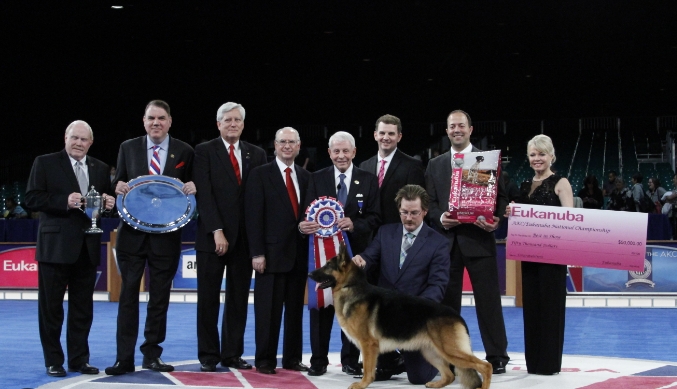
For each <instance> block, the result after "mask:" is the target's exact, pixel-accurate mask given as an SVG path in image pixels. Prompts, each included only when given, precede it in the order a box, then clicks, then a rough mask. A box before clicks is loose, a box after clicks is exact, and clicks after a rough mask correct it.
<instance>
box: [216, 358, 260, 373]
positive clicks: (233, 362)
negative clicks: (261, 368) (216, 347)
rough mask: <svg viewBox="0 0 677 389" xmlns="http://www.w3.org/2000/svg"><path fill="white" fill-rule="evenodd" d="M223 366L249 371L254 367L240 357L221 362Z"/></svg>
mask: <svg viewBox="0 0 677 389" xmlns="http://www.w3.org/2000/svg"><path fill="white" fill-rule="evenodd" d="M221 366H224V367H232V368H235V369H240V370H249V369H251V368H252V365H250V364H249V363H247V361H245V360H244V359H242V358H240V357H235V358H228V359H226V360H223V361H221Z"/></svg>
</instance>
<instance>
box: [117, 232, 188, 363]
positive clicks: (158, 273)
mask: <svg viewBox="0 0 677 389" xmlns="http://www.w3.org/2000/svg"><path fill="white" fill-rule="evenodd" d="M117 260H118V267H119V268H120V275H121V276H122V286H121V290H120V305H119V306H118V323H117V325H118V328H117V360H118V361H122V362H128V363H134V347H135V346H136V338H137V337H138V334H139V288H140V286H141V277H142V276H143V274H144V272H145V268H146V263H147V264H148V270H149V288H148V289H149V291H148V296H149V298H148V307H147V310H146V325H145V328H144V331H143V336H144V338H145V341H144V342H143V344H142V345H141V347H140V350H141V353H143V355H144V357H147V358H159V357H160V355H162V347H161V346H160V343H162V342H164V340H165V336H166V334H167V310H168V309H169V294H170V291H171V287H172V280H173V279H174V275H175V274H176V269H177V267H178V266H179V255H178V254H177V255H168V256H167V255H157V254H154V253H153V252H152V250H151V249H150V244H149V241H148V239H145V241H144V243H143V245H142V247H141V250H140V252H139V253H134V254H132V253H127V252H125V251H122V250H121V249H120V247H119V246H118V249H117Z"/></svg>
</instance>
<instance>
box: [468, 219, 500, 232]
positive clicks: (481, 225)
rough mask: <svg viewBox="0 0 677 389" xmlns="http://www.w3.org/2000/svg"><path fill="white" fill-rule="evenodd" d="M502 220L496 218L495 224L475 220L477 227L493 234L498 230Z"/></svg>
mask: <svg viewBox="0 0 677 389" xmlns="http://www.w3.org/2000/svg"><path fill="white" fill-rule="evenodd" d="M500 221H501V219H499V218H498V217H497V216H494V223H493V224H492V223H487V222H486V220H475V223H473V224H474V225H476V226H477V227H479V228H481V229H483V230H484V231H487V232H493V231H494V230H495V229H497V228H498V223H500Z"/></svg>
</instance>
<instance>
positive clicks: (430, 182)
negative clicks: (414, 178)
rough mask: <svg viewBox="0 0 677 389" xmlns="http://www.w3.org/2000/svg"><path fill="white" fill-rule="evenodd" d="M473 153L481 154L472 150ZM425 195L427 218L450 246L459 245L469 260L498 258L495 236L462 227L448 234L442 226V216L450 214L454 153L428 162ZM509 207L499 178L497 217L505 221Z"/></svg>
mask: <svg viewBox="0 0 677 389" xmlns="http://www.w3.org/2000/svg"><path fill="white" fill-rule="evenodd" d="M472 151H473V152H477V151H482V150H480V149H478V148H476V147H474V146H473V148H472ZM425 182H426V191H427V192H428V195H430V210H429V211H428V218H429V220H430V222H431V223H433V225H434V226H435V227H436V229H437V231H439V232H440V233H441V234H442V235H444V236H446V237H447V238H448V239H449V241H450V242H451V244H452V246H453V244H454V242H458V244H459V248H460V249H461V253H463V255H465V256H468V257H488V256H496V239H495V238H494V234H493V232H487V231H484V230H482V229H481V228H478V227H477V226H475V225H473V224H461V225H459V226H456V227H454V228H450V229H448V230H445V229H444V227H442V223H440V216H442V213H444V212H446V211H448V210H449V191H450V189H451V152H450V151H447V152H446V153H444V154H442V155H440V156H439V157H436V158H433V159H432V160H430V162H428V168H427V169H426V172H425ZM507 205H508V196H507V194H506V190H505V184H504V182H503V178H502V177H500V176H499V180H498V196H497V199H496V212H494V215H495V216H497V217H499V218H500V217H502V216H503V213H505V207H506V206H507Z"/></svg>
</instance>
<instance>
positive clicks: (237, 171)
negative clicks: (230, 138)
mask: <svg viewBox="0 0 677 389" xmlns="http://www.w3.org/2000/svg"><path fill="white" fill-rule="evenodd" d="M230 163H232V164H233V169H235V177H237V184H238V185H242V178H240V164H239V163H237V158H236V157H235V146H233V145H230Z"/></svg>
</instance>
